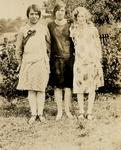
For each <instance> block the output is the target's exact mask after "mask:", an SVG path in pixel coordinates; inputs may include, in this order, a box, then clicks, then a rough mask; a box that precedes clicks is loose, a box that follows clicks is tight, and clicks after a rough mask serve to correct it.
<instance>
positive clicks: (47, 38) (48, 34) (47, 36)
mask: <svg viewBox="0 0 121 150" xmlns="http://www.w3.org/2000/svg"><path fill="white" fill-rule="evenodd" d="M50 38H51V37H50V33H49V29H48V28H47V29H46V36H45V40H46V46H47V54H48V57H50V50H51V39H50Z"/></svg>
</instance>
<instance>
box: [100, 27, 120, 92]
mask: <svg viewBox="0 0 121 150" xmlns="http://www.w3.org/2000/svg"><path fill="white" fill-rule="evenodd" d="M120 33H121V29H117V28H113V29H112V31H111V33H110V34H109V35H110V37H109V41H108V42H107V45H103V62H102V64H103V70H104V80H105V89H106V90H108V91H112V90H114V89H118V87H119V86H120V84H121V83H120V78H121V76H120V73H121V57H120V56H121V47H120V44H119V40H118V39H119V34H120Z"/></svg>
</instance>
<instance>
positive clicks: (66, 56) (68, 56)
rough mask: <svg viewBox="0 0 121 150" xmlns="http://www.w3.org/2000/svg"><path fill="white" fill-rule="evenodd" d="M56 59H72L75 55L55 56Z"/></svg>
mask: <svg viewBox="0 0 121 150" xmlns="http://www.w3.org/2000/svg"><path fill="white" fill-rule="evenodd" d="M54 57H55V58H71V57H73V55H72V54H71V55H70V54H63V55H54Z"/></svg>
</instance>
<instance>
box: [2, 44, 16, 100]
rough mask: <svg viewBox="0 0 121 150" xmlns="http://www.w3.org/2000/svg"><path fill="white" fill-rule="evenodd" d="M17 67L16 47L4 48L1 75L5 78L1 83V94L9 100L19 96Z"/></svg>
mask: <svg viewBox="0 0 121 150" xmlns="http://www.w3.org/2000/svg"><path fill="white" fill-rule="evenodd" d="M17 66H18V63H17V60H16V57H15V47H14V45H10V46H7V47H5V48H3V49H2V50H1V55H0V73H1V75H2V76H3V81H2V82H1V83H0V93H1V95H2V96H4V97H6V98H7V99H8V100H11V99H13V98H15V97H16V96H17V95H18V91H17V90H16V85H17V82H18V73H17Z"/></svg>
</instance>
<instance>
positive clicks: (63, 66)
mask: <svg viewBox="0 0 121 150" xmlns="http://www.w3.org/2000/svg"><path fill="white" fill-rule="evenodd" d="M69 27H70V24H69V23H68V22H67V23H66V24H64V25H57V24H56V23H55V22H54V21H53V22H51V23H49V24H48V28H49V31H50V37H51V51H50V70H51V73H50V80H49V85H51V86H52V87H57V88H65V87H67V88H72V87H73V63H74V45H73V42H72V40H71V38H70V33H69Z"/></svg>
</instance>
